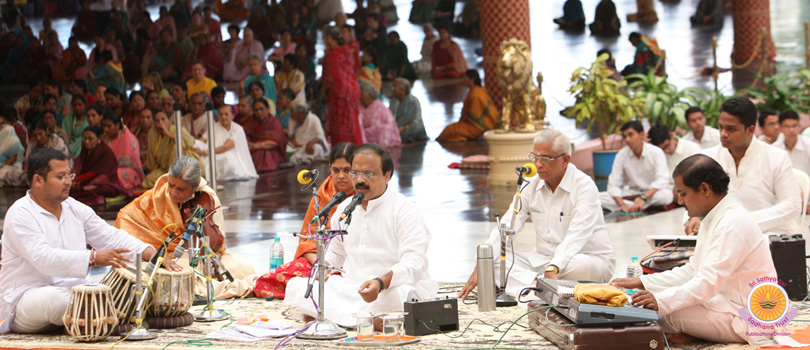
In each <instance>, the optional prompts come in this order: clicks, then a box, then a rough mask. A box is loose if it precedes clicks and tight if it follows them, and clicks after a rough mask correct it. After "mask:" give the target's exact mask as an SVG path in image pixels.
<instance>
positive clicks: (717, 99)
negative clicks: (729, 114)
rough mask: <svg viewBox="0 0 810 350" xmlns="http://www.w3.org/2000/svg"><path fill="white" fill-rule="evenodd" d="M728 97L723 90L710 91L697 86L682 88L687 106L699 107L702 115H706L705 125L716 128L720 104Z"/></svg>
mask: <svg viewBox="0 0 810 350" xmlns="http://www.w3.org/2000/svg"><path fill="white" fill-rule="evenodd" d="M726 99H728V96H726V95H725V94H723V91H722V90H720V91H711V90H703V89H698V88H686V89H684V90H683V100H685V101H686V103H688V104H689V106H696V107H700V108H701V109H702V110H703V115H704V116H706V125H709V126H711V127H714V128H716V127H717V121H718V120H720V106H721V105H722V104H723V102H725V101H726Z"/></svg>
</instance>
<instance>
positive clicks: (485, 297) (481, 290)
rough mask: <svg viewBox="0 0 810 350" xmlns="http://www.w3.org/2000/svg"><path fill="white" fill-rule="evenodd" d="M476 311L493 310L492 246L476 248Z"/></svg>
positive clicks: (493, 263) (493, 271)
mask: <svg viewBox="0 0 810 350" xmlns="http://www.w3.org/2000/svg"><path fill="white" fill-rule="evenodd" d="M477 268H478V311H492V310H495V262H494V260H493V256H492V246H491V245H489V244H482V245H479V246H478V262H477Z"/></svg>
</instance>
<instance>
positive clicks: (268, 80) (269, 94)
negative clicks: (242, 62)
mask: <svg viewBox="0 0 810 350" xmlns="http://www.w3.org/2000/svg"><path fill="white" fill-rule="evenodd" d="M254 81H258V82H259V84H262V87H264V97H265V98H269V99H271V100H273V103H274V104H278V96H277V95H276V82H275V80H274V79H273V77H271V76H270V73H268V72H262V73H261V74H259V76H258V77H257V76H253V75H248V76H247V77H246V78H245V80H244V82H243V83H242V87H243V88H244V89H245V93H246V94H247V93H248V92H249V91H250V84H252V83H253V82H254Z"/></svg>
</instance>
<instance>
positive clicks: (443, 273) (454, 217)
mask: <svg viewBox="0 0 810 350" xmlns="http://www.w3.org/2000/svg"><path fill="white" fill-rule="evenodd" d="M598 1H599V0H583V4H584V9H585V14H586V18H588V21H590V20H591V19H592V18H593V11H594V8H595V7H596V4H597V3H598ZM195 3H196V1H195ZM343 3H344V6H345V10H346V12H351V11H353V9H354V6H355V2H354V1H353V0H344V1H343ZM395 3H396V4H397V6H398V10H397V11H398V14H399V17H400V19H401V20H400V21H399V23H397V24H396V25H394V26H392V27H390V28H389V30H397V31H398V32H399V33H400V36H401V37H402V40H403V41H404V42H405V43H406V44H407V45H408V46H409V48H410V51H409V58H410V59H411V60H417V59H419V58H420V57H419V56H420V54H419V48H420V47H421V42H422V39H423V35H422V34H421V27H420V26H418V25H413V24H411V23H409V22H408V21H407V18H408V13H409V11H410V3H411V1H410V0H395ZM562 3H563V0H553V1H551V0H531V1H530V6H531V19H532V27H531V31H532V48H533V50H532V57H533V60H534V70H535V72H537V71H542V72H543V74H544V75H545V82H544V86H543V91H544V94H545V95H546V101H547V103H548V111H549V112H548V116H547V120H548V121H549V122H550V123H551V125H552V126H553V127H555V128H558V129H560V130H562V131H563V132H564V133H565V134H567V135H568V136H569V138H571V140H572V142H574V143H577V144H578V143H581V142H584V141H587V140H589V139H591V137H592V136H591V135H589V134H588V133H587V132H585V131H584V130H583V129H581V128H577V127H576V126H575V125H574V122H573V121H572V120H569V119H566V118H564V117H561V116H559V114H558V111H559V110H561V109H562V108H564V107H565V106H567V105H570V104H571V103H572V101H573V98H572V97H571V96H569V95H568V93H567V88H568V81H569V79H570V74H571V72H572V71H573V70H574V69H576V68H577V67H580V66H586V65H588V64H589V63H590V62H591V61H592V60H593V59H594V57H595V54H596V51H598V50H599V49H601V48H609V49H611V50H612V51H613V55H614V57H616V60H617V65H618V66H619V67H622V66H624V65H625V64H627V63H628V62H629V61H630V60H631V59H632V55H633V50H634V49H633V47H632V46H631V45H630V43H629V42H628V41H627V39H626V38H627V35H628V34H629V33H630V32H631V31H640V32H642V33H645V34H648V35H650V36H652V37H655V38H657V40H658V42H659V43H660V45H661V46H662V48H663V49H667V50H668V57H669V61H668V62H667V71H668V72H669V77H670V81H671V82H673V83H674V84H676V85H677V86H678V87H680V88H685V87H690V86H695V87H701V88H707V89H708V88H710V86H711V82H710V80H709V79H708V78H701V77H698V76H697V75H698V74H697V73H698V72H699V70H700V69H701V68H702V67H703V66H704V64H705V63H706V62H707V61H708V62H709V63H710V61H711V59H710V58H708V55H709V52H710V47H709V45H710V42H711V38H712V36H717V37H718V38H719V47H718V55H719V62H718V63H719V65H720V66H722V67H728V66H730V59H729V56H730V53H731V48H732V41H733V28H732V22H731V17H726V20H725V23H724V25H723V26H721V27H716V28H711V29H698V28H691V27H690V24H689V16H690V15H692V14H693V12H694V9H695V8H696V6H697V3H698V0H682V1H680V2H675V3H661V2H657V1H656V3H655V6H656V9H657V11H658V14H659V18H660V21H659V22H658V23H656V24H653V25H646V26H641V25H639V24H636V23H627V22H625V21H624V18H625V15H626V14H628V13H633V12H635V0H616V4H617V8H618V12H619V16H620V18H622V21H623V22H622V36H620V37H617V38H612V39H604V38H596V37H592V36H590V35H589V33H587V32H584V33H583V32H579V33H572V32H566V31H561V30H558V29H556V28H555V25H554V24H553V23H552V22H551V20H552V18H554V17H559V16H560V15H561V12H562ZM462 7H463V2H459V5H458V6H457V9H456V11H457V12H458V13H460V12H461V10H462ZM149 10H150V12H151V13H152V15H153V17H154V18H157V7H156V6H152V7H150V8H149ZM771 18H772V22H771V25H772V32H773V37H774V40H775V42H776V46H777V48H778V53H779V54H778V56H777V61H778V62H779V64H780V66H779V67H780V69H789V68H795V67H797V66H799V65H801V64H802V58H803V52H802V51H803V44H802V43H801V42H800V40H801V30H802V22H803V21H804V20H806V19H808V18H810V2H808V1H806V0H773V1H771ZM53 23H54V27H55V29H56V30H57V31H58V32H59V33H60V40H62V41H63V42H64V45H65V46H67V39H68V37H69V32H70V27H71V26H72V23H73V19H68V18H55V19H53ZM31 25H32V27H33V29H34V32H38V31H39V29H40V28H41V18H34V19H32V20H31ZM223 34H224V35H225V36H226V38H227V35H228V34H227V33H226V32H225V30H224V29H223ZM457 41H458V42H459V44H460V45H461V47H462V49H463V51H464V53H465V55H466V57H467V59H468V61H469V62H470V66H471V67H476V68H478V69H482V68H481V60H482V58H481V57H479V56H476V55H475V53H474V51H475V49H476V48H479V47H480V46H481V43H480V40H473V39H463V38H461V39H457ZM82 45H84V46H83V47H85V48H89V47H88V46H87V43H83V44H82ZM318 49H319V52H320V51H322V49H323V44H322V43H321V44H319V46H318ZM731 74H732V73H725V74H723V75H721V78H720V86H721V88H724V89H725V91H726V92H727V93H730V92H731V91H732V87H731V83H732V77H731ZM134 88H136V89H137V87H134ZM390 89H391V87H390V84H386V85H385V87H384V94H385V95H386V96H390ZM413 93H414V95H415V96H417V97H418V98H419V99H420V101H421V103H422V108H423V119H424V121H425V124H426V126H427V130H428V135H429V136H431V137H434V138H435V137H436V136H438V134H439V133H440V132H441V130H442V129H443V128H444V126H445V125H447V124H449V123H451V122H454V121H456V120H457V119H458V116H459V113H460V110H461V104H462V101H463V99H464V97H465V95H466V93H467V91H466V88H464V87H463V86H461V84H460V83H459V81H454V80H449V81H434V80H432V79H430V78H423V79H420V80H417V82H416V83H415V85H414V88H413ZM0 97H2V98H4V99H13V98H14V97H15V96H0ZM386 99H387V98H386ZM228 100H229V101H233V95H232V94H229V95H228ZM392 153H393V155H394V159H395V162H396V170H395V173H394V177H393V178H392V180H391V182H390V184H389V185H390V189H391V190H394V191H399V192H401V193H403V194H404V195H405V196H407V197H408V198H409V199H411V200H412V201H413V202H415V203H416V205H417V206H418V207H419V208H420V209H421V211H422V214H423V216H424V219H425V221H426V222H427V224H428V227H429V228H430V230H431V233H432V244H431V248H430V251H429V257H430V261H431V264H430V273H431V275H432V276H433V277H434V279H436V280H438V281H443V282H462V281H465V280H466V279H467V277H468V276H469V273H470V272H471V271H472V268H473V264H474V261H475V247H476V245H478V244H480V243H482V242H483V241H484V240H485V239H486V237H487V236H488V234H489V232H490V230H491V229H492V228H493V227H494V226H495V224H494V216H495V214H497V213H503V212H504V211H506V209H507V207H508V205H509V203H510V201H511V196H512V194H513V191H514V188H511V187H507V186H492V185H490V184H489V183H488V181H487V171H484V170H457V169H449V168H448V165H449V164H450V163H452V162H458V161H460V160H461V158H462V157H464V156H468V155H474V154H487V146H486V144H485V143H483V142H470V143H464V144H444V145H442V144H439V143H437V142H435V141H429V142H427V143H426V144H421V145H412V146H406V147H402V148H399V149H394V150H392ZM304 168H305V167H298V168H295V169H290V170H283V171H277V172H273V173H268V174H263V175H262V176H261V177H260V178H259V179H258V180H254V181H248V182H229V183H222V184H221V185H223V186H224V189H223V190H221V191H220V192H219V195H220V197H221V200H222V203H223V205H225V206H227V209H226V210H225V218H226V227H225V231H226V234H227V243H228V246H229V249H230V250H231V251H233V252H235V253H239V254H242V255H245V256H246V257H248V258H250V259H251V261H253V262H254V265H255V268H256V272H257V273H264V272H266V271H267V270H268V256H269V247H270V243H271V241H272V239H273V238H274V237H281V241H282V243H283V244H284V246H285V251H286V254H287V257H288V258H289V257H291V256H292V255H293V254H294V251H295V247H296V244H297V243H296V242H297V238H296V237H294V236H293V232H297V231H298V230H299V229H300V227H301V220H302V218H303V215H304V212H305V211H306V206H307V204H308V202H309V200H310V196H311V194H310V193H309V192H302V191H300V190H299V189H300V185H298V184H297V182H296V180H295V176H296V174H297V172H298V171H300V170H301V169H304ZM310 168H316V169H319V170H320V171H321V172H322V173H326V171H327V167H326V165H325V164H322V163H321V164H316V165H313V166H311V167H310ZM22 195H24V191H22V190H14V189H0V218H2V217H4V216H5V213H6V210H7V209H8V207H9V206H10V205H11V204H12V203H13V202H14V201H15V200H16V199H18V198H19V197H21V196H22ZM116 211H117V208H103V209H100V210H99V215H101V216H102V217H104V218H105V219H108V220H111V219H114V217H115V215H116ZM682 216H683V211H682V209H676V210H672V211H669V212H664V213H658V214H654V215H649V216H643V217H639V218H636V219H633V220H629V221H622V222H617V221H618V220H616V219H615V218H614V219H612V220H609V221H610V223H608V224H607V226H608V232H609V234H610V237H611V240H612V242H613V245H614V248H615V253H616V260H617V266H616V276H621V275H623V273H624V272H623V271H624V269H625V267H626V265H627V263H628V262H629V260H630V256H632V255H636V256H644V255H646V254H647V253H648V252H650V251H651V249H650V247H649V246H648V244H647V242H646V239H645V236H646V235H648V234H678V233H680V232H681V231H682V229H681V219H682ZM524 231H525V232H524V234H520V235H518V236H517V240H516V242H517V245H516V250H524V249H526V250H527V249H530V247H531V246H532V244H533V241H532V239H531V238H532V235H531V234H530V232H531V226H530V225H529V226H527V228H526V229H525V230H524ZM527 233H529V234H527Z"/></svg>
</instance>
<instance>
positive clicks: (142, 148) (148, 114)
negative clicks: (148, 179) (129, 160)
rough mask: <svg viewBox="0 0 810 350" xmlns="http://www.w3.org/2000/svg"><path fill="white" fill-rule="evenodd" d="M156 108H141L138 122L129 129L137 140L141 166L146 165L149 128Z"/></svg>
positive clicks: (153, 120) (150, 128) (153, 122)
mask: <svg viewBox="0 0 810 350" xmlns="http://www.w3.org/2000/svg"><path fill="white" fill-rule="evenodd" d="M158 110H159V109H155V110H153V109H151V108H144V109H142V110H141V114H140V115H139V116H138V122H137V123H136V124H135V127H133V128H132V130H131V131H130V132H131V133H132V135H134V136H135V138H136V139H137V140H138V146H139V147H138V148H139V150H138V152H139V153H140V158H141V166H142V167H143V166H145V165H146V151H147V149H148V147H149V130H152V126H154V125H155V113H156V111H158ZM143 170H144V173H146V172H148V171H147V169H143ZM139 185H140V184H139Z"/></svg>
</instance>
